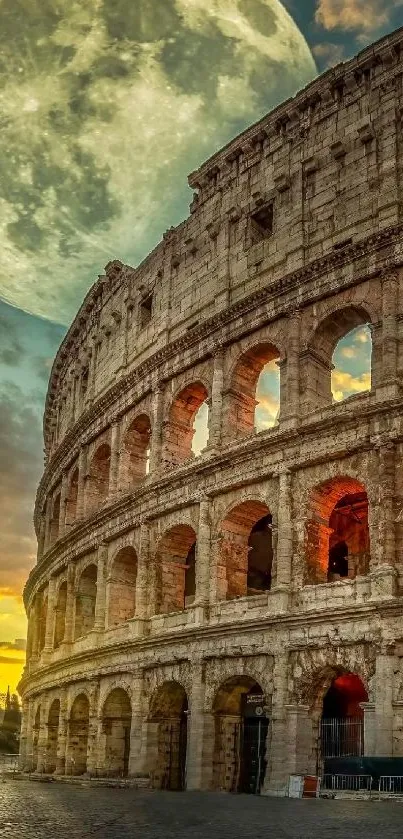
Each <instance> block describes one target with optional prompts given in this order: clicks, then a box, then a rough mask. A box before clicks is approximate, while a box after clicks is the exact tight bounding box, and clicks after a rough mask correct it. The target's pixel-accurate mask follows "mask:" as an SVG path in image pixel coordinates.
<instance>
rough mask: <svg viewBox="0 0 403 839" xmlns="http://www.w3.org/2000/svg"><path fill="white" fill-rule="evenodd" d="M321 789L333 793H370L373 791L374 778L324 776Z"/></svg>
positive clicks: (366, 776) (369, 776)
mask: <svg viewBox="0 0 403 839" xmlns="http://www.w3.org/2000/svg"><path fill="white" fill-rule="evenodd" d="M320 789H321V790H329V791H331V792H343V791H345V792H370V791H371V789H372V776H371V775H323V777H322V778H321V783H320Z"/></svg>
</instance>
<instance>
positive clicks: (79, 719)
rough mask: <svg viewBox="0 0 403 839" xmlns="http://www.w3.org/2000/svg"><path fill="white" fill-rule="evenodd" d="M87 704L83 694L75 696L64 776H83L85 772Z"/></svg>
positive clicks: (87, 727) (88, 709)
mask: <svg viewBox="0 0 403 839" xmlns="http://www.w3.org/2000/svg"><path fill="white" fill-rule="evenodd" d="M89 713H90V707H89V702H88V699H87V697H86V695H85V694H84V693H81V694H80V695H79V696H76V698H75V700H74V702H73V705H72V708H71V712H70V718H69V724H68V748H67V755H66V775H84V774H85V772H86V771H87V750H88V730H89Z"/></svg>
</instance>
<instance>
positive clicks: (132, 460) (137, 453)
mask: <svg viewBox="0 0 403 839" xmlns="http://www.w3.org/2000/svg"><path fill="white" fill-rule="evenodd" d="M150 440H151V425H150V419H149V417H148V416H147V414H141V415H140V416H138V417H136V419H135V420H133V422H132V423H131V424H130V425H129V427H128V429H127V431H126V434H125V435H124V438H123V457H122V458H121V466H120V484H121V487H120V488H121V489H123V490H126V491H130V490H131V489H132V488H133V487H135V486H137V485H138V484H139V483H141V481H143V480H144V478H145V477H146V475H147V474H148V471H149V462H150Z"/></svg>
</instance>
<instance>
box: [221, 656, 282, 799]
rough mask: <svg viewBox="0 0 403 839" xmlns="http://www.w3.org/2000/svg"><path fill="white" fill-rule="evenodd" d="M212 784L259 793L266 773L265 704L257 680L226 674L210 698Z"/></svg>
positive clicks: (228, 789)
mask: <svg viewBox="0 0 403 839" xmlns="http://www.w3.org/2000/svg"><path fill="white" fill-rule="evenodd" d="M212 712H213V717H214V746H213V755H212V764H213V772H212V788H213V789H216V790H223V791H225V792H250V793H259V792H260V790H261V788H262V786H263V783H264V778H265V774H266V768H267V746H268V743H267V741H268V734H269V706H268V704H267V697H266V696H265V695H264V691H263V688H262V686H261V684H260V682H257V681H256V680H255V678H254V677H251V676H249V675H247V674H246V673H243V674H241V675H235V676H231V677H229V678H227V679H226V680H225V681H224V682H223V683H221V685H220V686H219V688H218V690H217V691H216V693H215V696H214V700H213V708H212Z"/></svg>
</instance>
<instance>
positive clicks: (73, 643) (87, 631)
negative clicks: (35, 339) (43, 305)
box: [19, 29, 403, 795]
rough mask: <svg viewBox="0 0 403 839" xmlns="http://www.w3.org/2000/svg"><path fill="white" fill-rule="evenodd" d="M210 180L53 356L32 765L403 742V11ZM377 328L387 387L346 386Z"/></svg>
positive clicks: (166, 768)
mask: <svg viewBox="0 0 403 839" xmlns="http://www.w3.org/2000/svg"><path fill="white" fill-rule="evenodd" d="M189 184H190V187H191V188H192V190H193V191H194V194H193V199H192V202H191V205H190V213H189V217H188V218H187V219H186V220H185V221H184V222H183V223H181V224H180V225H179V226H178V227H176V228H170V229H169V230H167V232H166V233H165V235H164V236H163V238H162V241H161V242H160V243H159V244H158V245H157V247H156V248H155V249H154V251H153V252H152V253H150V254H149V255H148V256H147V258H146V259H145V260H144V262H143V263H142V264H141V265H139V266H138V267H137V268H131V267H130V266H129V265H124V264H122V262H120V261H119V260H114V261H112V262H109V263H108V265H107V266H106V268H105V274H104V275H103V276H100V277H99V278H98V280H97V281H96V282H95V284H94V285H93V287H92V288H91V290H90V291H89V293H88V294H87V296H86V298H85V300H84V302H83V304H82V306H81V308H80V310H79V312H78V314H77V317H76V319H75V320H74V322H73V324H72V326H71V328H70V329H69V331H68V334H67V335H66V338H65V339H64V341H63V343H62V345H61V347H60V349H59V351H58V353H57V356H56V359H55V362H54V365H53V369H52V372H51V377H50V383H49V389H48V395H47V402H46V410H45V418H44V438H45V453H46V454H45V457H46V463H45V470H44V474H43V477H42V480H41V482H40V486H39V489H38V493H37V499H36V507H35V527H36V532H37V536H38V559H37V564H36V566H35V567H34V569H33V571H32V573H31V574H30V577H29V579H28V582H27V584H26V588H25V592H24V598H25V605H26V610H27V614H28V618H29V628H28V643H27V664H26V668H25V671H24V674H23V677H22V680H21V683H20V686H19V689H20V692H21V696H22V701H23V711H24V715H23V720H24V721H23V729H22V734H21V767H22V769H25V770H26V771H31V772H36V773H38V774H40V773H46V774H55V775H70V776H80V775H84V776H90V777H104V776H109V777H110V776H115V777H128V778H131V779H137V780H138V783H140V782H141V783H148V784H150V786H153V787H154V788H165V789H183V788H187V789H217V790H224V791H245V792H251V793H259V792H260V793H262V794H267V795H268V794H272V795H276V794H277V795H282V794H284V793H285V791H286V789H287V783H288V779H289V776H290V774H295V773H297V774H299V773H301V774H306V773H312V774H317V773H319V772H320V771H321V766H322V764H323V760H324V758H325V757H327V756H332V755H345V754H356V755H360V754H364V755H365V754H367V755H375V756H376V755H378V756H379V755H387V756H399V755H403V560H402V555H403V553H402V552H403V469H402V465H401V464H402V462H403V391H402V386H403V188H402V185H403V29H402V30H398V31H396V32H395V33H393V34H392V35H390V36H389V37H386V38H384V39H382V40H381V41H379V42H378V43H376V44H375V45H373V46H371V47H369V48H366V49H365V50H363V51H362V52H361V53H360V54H359V55H358V56H357V57H356V58H354V59H352V60H351V61H349V62H347V63H344V64H340V65H338V66H337V67H335V68H333V69H331V70H329V71H327V72H326V73H325V74H323V75H322V76H321V77H319V78H318V79H316V80H315V81H314V82H313V83H312V84H310V85H309V86H308V87H307V88H306V89H304V90H302V91H301V92H300V93H298V94H297V96H296V97H295V98H293V99H291V100H289V101H287V102H285V103H283V104H282V105H280V106H279V107H277V108H276V109H275V110H274V111H273V112H272V113H270V114H268V115H267V116H265V117H264V118H263V119H261V120H260V121H259V122H258V123H256V124H255V125H253V126H251V127H250V128H248V129H247V130H246V131H244V132H243V133H242V134H241V135H240V136H238V137H236V138H235V139H234V140H233V141H231V142H230V143H229V144H228V145H227V146H226V147H225V148H223V149H221V150H220V151H218V152H217V153H216V154H215V155H214V156H213V157H211V158H210V159H209V160H207V161H206V162H205V163H204V164H203V165H201V166H200V168H199V169H198V170H197V171H195V172H193V173H192V174H191V175H190V176H189ZM354 330H355V333H354V334H357V330H358V332H360V330H361V334H364V335H365V336H366V338H365V339H366V340H368V341H369V342H370V346H371V377H369V376H368V381H369V385H368V389H367V390H363V391H362V392H360V393H355V394H353V395H350V396H348V397H346V398H344V399H339V400H338V401H336V400H335V399H334V398H333V396H332V387H333V386H332V376H333V375H334V373H333V372H332V371H333V369H334V354H335V352H336V350H337V347H338V346H339V344H340V341H343V340H344V339H345V337H346V336H348V335H349V334H350V333H352V331H354ZM265 371H266V372H267V371H270V375H271V377H272V379H273V380H275V381H276V382H278V388H279V409H278V412H277V414H276V416H275V418H273V422H272V423H271V424H270V423H266V424H265V426H264V427H262V426H261V425H260V426H259V425H258V423H257V422H256V412H257V411H258V408H259V405H260V402H259V398H258V392H257V391H258V388H259V382H260V381H261V377H262V375H264V374H265ZM195 429H196V430H195ZM196 440H198V445H196V444H195V441H196ZM401 598H402V599H401Z"/></svg>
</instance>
